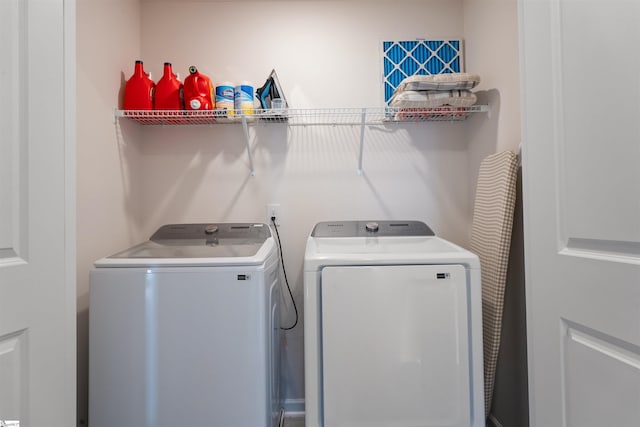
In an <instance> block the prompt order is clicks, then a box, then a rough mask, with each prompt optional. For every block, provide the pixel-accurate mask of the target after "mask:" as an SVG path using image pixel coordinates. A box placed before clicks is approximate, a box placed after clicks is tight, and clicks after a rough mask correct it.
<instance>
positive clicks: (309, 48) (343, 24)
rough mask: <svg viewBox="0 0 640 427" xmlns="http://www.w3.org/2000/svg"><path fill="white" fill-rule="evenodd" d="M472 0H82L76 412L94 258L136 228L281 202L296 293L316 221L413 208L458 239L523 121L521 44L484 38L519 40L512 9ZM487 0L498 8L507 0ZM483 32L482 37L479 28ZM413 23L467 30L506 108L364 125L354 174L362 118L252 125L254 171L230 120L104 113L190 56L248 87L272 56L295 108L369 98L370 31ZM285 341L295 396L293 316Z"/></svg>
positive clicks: (134, 235)
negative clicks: (207, 122)
mask: <svg viewBox="0 0 640 427" xmlns="http://www.w3.org/2000/svg"><path fill="white" fill-rule="evenodd" d="M505 1H506V0H505ZM476 3H481V4H484V3H485V2H471V1H469V0H466V1H463V0H455V1H452V0H433V1H426V0H425V1H406V0H399V1H396V2H388V1H363V0H348V1H347V0H342V1H335V2H333V1H268V2H264V1H255V2H253V1H242V2H189V1H180V2H173V1H157V0H156V1H143V2H142V3H141V4H138V3H137V2H136V1H125V0H118V1H114V0H100V1H91V2H89V1H88V0H79V5H78V9H79V13H78V15H79V16H78V19H79V23H78V39H79V50H78V61H79V63H78V79H79V82H78V97H79V103H78V107H79V120H78V123H79V124H78V127H79V132H78V146H79V148H78V164H79V166H78V183H79V190H78V223H79V224H78V253H79V254H80V255H79V259H78V298H79V304H78V307H79V311H80V312H79V321H78V325H79V338H78V340H79V343H78V348H79V382H80V386H79V393H80V396H79V401H80V402H79V403H80V404H79V412H80V414H81V415H82V418H83V419H86V418H84V417H85V416H86V389H87V387H86V377H87V374H86V366H87V350H86V347H87V332H86V331H87V320H88V319H87V306H88V272H89V270H90V268H91V263H92V261H94V260H95V259H97V258H100V257H102V256H105V255H108V254H110V253H113V252H115V251H116V250H118V249H123V248H124V247H127V246H129V245H131V244H133V243H136V242H137V241H139V240H141V239H145V238H147V237H148V236H149V235H150V233H151V232H153V231H154V230H155V229H156V228H157V227H159V226H160V225H162V224H164V223H170V222H199V221H220V222H222V221H261V222H262V221H265V220H266V218H265V216H266V204H267V203H274V202H275V203H280V204H281V217H282V226H281V227H280V229H279V230H280V235H281V237H282V239H283V249H284V253H285V260H286V267H287V274H288V277H289V280H290V283H291V285H292V288H293V292H294V297H295V298H296V301H297V303H298V306H299V307H301V306H302V287H303V284H302V260H303V256H304V244H305V240H306V237H307V235H308V233H309V231H310V229H311V227H312V226H313V224H315V223H316V222H318V221H322V220H331V219H369V218H374V219H375V218H377V219H386V218H389V219H401V218H404V219H418V220H423V221H425V222H426V223H427V224H429V225H430V226H431V227H432V228H433V229H434V230H435V231H436V233H438V234H439V235H441V236H442V237H444V238H447V239H449V240H452V241H454V242H456V243H459V244H461V245H463V246H466V245H467V243H468V240H469V226H470V219H471V209H472V202H473V196H472V193H473V189H474V188H475V173H477V165H478V164H479V159H480V158H481V154H483V153H484V152H487V154H488V151H491V152H494V151H496V150H497V149H499V148H501V147H506V148H513V147H515V146H517V142H514V140H517V139H518V138H515V137H513V135H515V134H516V133H519V127H516V128H514V127H513V126H515V125H514V124H513V123H511V124H510V125H509V123H510V122H511V121H512V116H513V111H512V109H513V108H517V105H518V102H519V101H518V99H517V73H518V70H517V52H516V51H511V50H508V52H507V54H506V56H505V57H504V58H503V59H502V60H501V61H502V62H500V63H501V64H504V65H503V66H501V67H497V66H496V63H494V62H493V61H487V60H485V59H486V57H485V56H484V55H486V52H488V51H491V49H493V43H494V40H493V38H496V39H498V40H501V38H502V37H503V36H506V35H509V37H515V38H516V39H517V35H514V34H511V30H513V31H515V25H516V21H515V15H514V16H513V17H511V16H510V15H509V14H508V13H503V12H502V11H500V13H499V14H498V15H496V16H495V18H492V19H493V21H492V23H491V25H489V27H491V28H486V27H487V25H486V24H485V25H480V24H478V23H473V25H472V23H471V22H470V21H471V20H472V15H474V14H478V15H480V16H485V17H486V18H487V19H488V18H489V16H490V14H489V13H486V14H485V13H483V12H482V11H481V10H478V9H479V7H480V6H479V5H477V4H476ZM489 3H491V4H492V6H491V7H495V8H497V4H498V3H503V2H501V1H495V2H489ZM513 3H514V5H515V1H514V2H513ZM474 11H475V12H474ZM511 19H513V22H511ZM503 20H505V21H508V22H503ZM498 27H502V28H503V31H504V34H503V33H501V32H500V31H498V30H497V28H498ZM492 31H493V32H494V33H495V34H494V33H492V34H490V37H489V35H487V34H485V33H486V32H489V33H491V32H492ZM507 33H508V34H507ZM416 37H425V38H430V37H464V38H465V39H466V55H467V70H468V71H470V72H475V73H478V74H480V75H481V77H482V78H483V83H482V86H481V88H480V89H481V90H483V91H487V95H486V96H487V97H489V100H491V99H493V98H491V97H492V96H494V93H499V94H500V96H501V97H502V106H499V109H498V110H496V111H494V112H492V115H491V118H487V117H486V114H479V115H478V116H477V117H474V118H473V119H471V120H468V121H467V122H463V123H426V124H407V125H400V126H391V127H383V126H378V127H371V128H367V129H366V132H365V149H364V175H363V176H359V175H358V174H357V162H358V154H359V153H358V148H359V135H360V134H359V133H360V129H359V128H358V127H350V126H336V127H332V126H326V127H315V126H306V127H287V126H283V125H270V126H264V125H258V126H255V127H252V128H251V129H250V142H251V147H252V153H253V156H254V162H255V176H253V177H252V176H249V169H248V159H247V155H246V150H245V141H244V138H243V135H242V128H241V126H236V125H216V126H203V127H140V126H138V125H135V124H132V123H129V122H127V121H120V122H119V126H114V125H113V123H112V122H111V115H112V109H113V108H114V107H115V106H116V105H117V93H118V91H119V90H120V88H121V85H122V83H123V81H124V79H126V78H128V77H129V75H130V74H131V72H132V69H133V61H134V60H135V59H138V58H141V59H143V60H144V62H145V67H146V69H147V70H148V71H151V72H152V77H153V78H154V80H157V79H158V78H159V77H160V74H161V72H162V63H163V62H164V61H171V62H172V63H173V64H174V70H175V71H178V72H179V73H180V74H181V78H184V76H185V73H186V70H187V67H188V66H189V65H192V64H193V65H196V66H198V68H199V69H200V70H201V71H202V72H204V73H205V74H208V75H210V76H211V77H212V79H213V80H214V81H224V80H230V81H234V82H238V81H241V80H248V81H251V82H253V83H254V85H255V86H260V85H262V83H263V82H264V80H265V79H266V77H267V76H268V74H269V72H270V71H271V69H272V68H275V69H276V70H277V72H278V75H279V77H280V80H281V82H282V85H283V87H284V89H285V92H286V95H287V98H288V100H289V102H290V104H291V105H292V106H294V107H298V108H314V107H372V106H381V105H382V89H381V82H380V75H381V60H380V45H381V41H382V40H384V39H396V40H397V39H402V38H407V39H413V38H416ZM484 43H489V44H491V46H489V47H487V46H485V45H484ZM513 43H515V45H517V42H516V40H514V41H513ZM498 68H500V69H498ZM514 76H515V77H514ZM514 79H515V82H514ZM514 84H515V93H514V92H513V88H514ZM483 96H485V95H483ZM505 106H507V107H508V108H507V109H506V110H505V109H504V107H505ZM505 111H508V113H507V112H505ZM518 120H519V116H518ZM476 145H477V146H476ZM286 306H287V307H290V306H289V303H287V304H286ZM300 313H301V315H302V314H303V313H304V309H303V308H302V310H301V311H300ZM289 314H290V313H289ZM289 314H287V316H286V318H285V322H288V321H289V320H290V316H289ZM286 339H287V348H286V351H285V353H284V361H283V363H284V366H283V369H284V378H283V381H284V384H283V385H284V389H283V393H284V397H286V398H288V399H300V398H303V394H304V381H303V363H302V361H303V353H302V342H303V336H302V325H299V326H298V327H297V328H296V329H294V330H293V331H291V332H288V333H287V336H286Z"/></svg>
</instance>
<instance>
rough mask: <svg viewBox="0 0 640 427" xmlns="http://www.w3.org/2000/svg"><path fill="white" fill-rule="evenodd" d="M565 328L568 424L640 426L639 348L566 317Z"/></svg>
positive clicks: (564, 398)
mask: <svg viewBox="0 0 640 427" xmlns="http://www.w3.org/2000/svg"><path fill="white" fill-rule="evenodd" d="M561 330H562V331H563V337H562V371H563V387H562V389H563V390H562V392H563V394H562V406H563V413H564V416H563V418H564V421H565V422H564V425H566V426H568V427H585V426H596V425H616V426H621V427H623V426H624V427H626V426H632V425H636V424H637V420H638V417H640V408H638V406H637V397H638V395H639V394H640V346H637V345H635V344H631V343H629V342H626V341H623V340H621V339H618V338H615V337H613V336H611V335H608V334H605V333H603V332H599V331H596V330H593V329H591V328H589V327H587V326H584V325H580V324H578V323H575V322H571V321H569V320H567V319H562V328H561ZM632 408H634V409H632ZM630 409H632V410H631V411H630ZM613 420H615V421H613Z"/></svg>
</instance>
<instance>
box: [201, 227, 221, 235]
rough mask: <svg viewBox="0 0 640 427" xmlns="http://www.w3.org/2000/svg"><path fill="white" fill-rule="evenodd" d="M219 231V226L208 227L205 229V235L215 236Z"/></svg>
mask: <svg viewBox="0 0 640 427" xmlns="http://www.w3.org/2000/svg"><path fill="white" fill-rule="evenodd" d="M217 231H218V226H217V225H207V226H206V228H205V229H204V232H205V234H213V233H215V232H217Z"/></svg>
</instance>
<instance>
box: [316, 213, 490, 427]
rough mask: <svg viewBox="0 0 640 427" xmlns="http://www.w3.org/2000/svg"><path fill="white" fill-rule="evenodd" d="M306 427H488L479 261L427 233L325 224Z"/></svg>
mask: <svg viewBox="0 0 640 427" xmlns="http://www.w3.org/2000/svg"><path fill="white" fill-rule="evenodd" d="M304 302H305V305H304V307H305V314H304V347H305V412H306V414H305V423H306V424H305V425H306V427H347V426H348V427H353V426H362V427H365V426H366V427H391V426H415V427H427V426H429V427H433V426H438V427H480V426H484V424H485V419H484V395H483V363H482V357H483V356H482V354H483V350H482V307H481V282H480V261H479V259H478V257H477V256H476V255H474V254H472V253H471V252H469V251H467V250H465V249H463V248H461V247H459V246H456V245H454V244H453V243H450V242H448V241H446V240H444V239H441V238H439V237H436V236H434V235H433V232H432V231H431V229H429V227H428V226H427V225H426V224H424V223H423V222H418V221H377V222H373V221H372V222H365V221H346V222H322V223H318V224H317V225H316V226H315V227H314V229H313V231H312V232H311V235H310V236H309V239H308V241H307V247H306V254H305V261H304Z"/></svg>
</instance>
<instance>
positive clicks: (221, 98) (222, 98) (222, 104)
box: [216, 82, 235, 115]
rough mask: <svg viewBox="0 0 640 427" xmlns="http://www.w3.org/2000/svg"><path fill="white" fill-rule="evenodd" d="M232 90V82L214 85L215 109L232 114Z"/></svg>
mask: <svg viewBox="0 0 640 427" xmlns="http://www.w3.org/2000/svg"><path fill="white" fill-rule="evenodd" d="M234 91H235V89H234V87H233V83H230V82H224V83H221V84H219V85H218V86H216V110H222V111H223V112H225V113H228V114H229V115H233V106H234Z"/></svg>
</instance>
